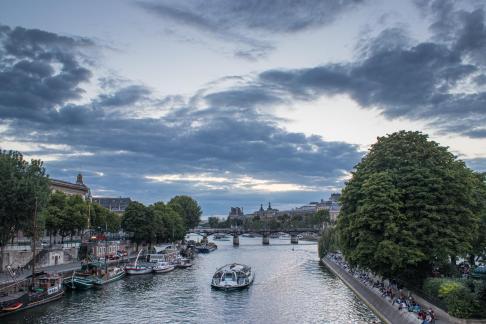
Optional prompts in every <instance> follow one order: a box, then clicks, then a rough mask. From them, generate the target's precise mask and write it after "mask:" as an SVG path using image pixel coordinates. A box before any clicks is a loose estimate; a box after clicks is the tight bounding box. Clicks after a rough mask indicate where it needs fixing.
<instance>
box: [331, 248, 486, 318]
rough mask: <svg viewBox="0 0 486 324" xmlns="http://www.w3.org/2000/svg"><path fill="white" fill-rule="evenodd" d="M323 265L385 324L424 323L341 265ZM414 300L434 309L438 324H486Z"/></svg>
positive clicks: (422, 300) (420, 299) (424, 301)
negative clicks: (452, 314)
mask: <svg viewBox="0 0 486 324" xmlns="http://www.w3.org/2000/svg"><path fill="white" fill-rule="evenodd" d="M321 261H322V263H323V264H324V265H325V266H326V267H327V268H328V269H329V270H330V271H331V272H332V273H334V274H335V275H336V276H338V277H339V278H340V279H341V280H342V281H343V282H344V283H345V284H346V285H347V286H348V287H349V288H350V289H351V290H352V291H353V292H354V293H355V294H356V295H357V296H358V297H359V298H360V299H361V300H362V301H363V302H364V303H365V304H366V305H367V306H368V307H369V308H370V309H371V310H372V311H373V312H374V313H375V314H376V315H377V316H378V317H379V318H380V319H381V320H382V321H384V322H385V323H393V324H394V323H399V324H401V323H417V324H419V323H421V322H422V321H421V320H419V319H418V318H415V317H414V314H413V313H409V312H408V311H406V310H405V311H403V310H402V311H400V310H398V308H397V307H394V306H393V305H392V303H391V302H390V301H389V300H387V299H385V298H383V297H382V296H380V295H379V294H378V293H377V292H376V291H374V290H373V289H372V288H370V287H368V286H367V285H365V284H364V283H362V282H361V281H360V280H358V279H357V278H355V277H354V276H353V275H351V274H350V273H349V272H348V271H346V270H345V269H343V268H342V267H341V266H340V265H339V264H337V263H335V262H334V261H333V260H331V259H329V258H322V259H321ZM410 294H411V295H413V298H414V300H415V301H416V302H417V303H418V304H420V305H422V306H423V307H424V308H426V309H433V310H434V312H435V314H436V317H437V319H436V320H435V323H436V324H443V323H454V324H486V320H475V319H460V318H456V317H454V316H451V315H449V314H448V313H447V312H445V311H444V310H442V309H440V308H438V307H437V306H435V305H433V304H431V303H429V302H428V301H426V300H425V299H423V298H421V297H420V296H419V295H417V294H415V293H413V292H410Z"/></svg>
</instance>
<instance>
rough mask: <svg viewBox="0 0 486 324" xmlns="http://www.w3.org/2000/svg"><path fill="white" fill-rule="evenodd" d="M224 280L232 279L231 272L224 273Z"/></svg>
mask: <svg viewBox="0 0 486 324" xmlns="http://www.w3.org/2000/svg"><path fill="white" fill-rule="evenodd" d="M225 280H233V273H231V272H227V273H226V274H225Z"/></svg>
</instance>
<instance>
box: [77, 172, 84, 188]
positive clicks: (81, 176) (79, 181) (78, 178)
mask: <svg viewBox="0 0 486 324" xmlns="http://www.w3.org/2000/svg"><path fill="white" fill-rule="evenodd" d="M76 184H78V185H83V186H84V183H83V175H82V174H81V173H78V176H77V178H76Z"/></svg>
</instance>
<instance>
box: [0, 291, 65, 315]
mask: <svg viewBox="0 0 486 324" xmlns="http://www.w3.org/2000/svg"><path fill="white" fill-rule="evenodd" d="M62 296H64V290H63V289H60V290H59V291H58V292H56V293H53V294H51V295H49V296H47V297H46V298H42V299H39V300H32V301H30V302H28V303H22V306H20V307H17V308H15V309H13V310H10V311H8V310H5V308H3V309H2V310H1V311H0V317H4V316H8V315H11V314H16V313H18V312H21V311H23V310H26V309H29V308H34V307H37V306H41V305H44V304H47V303H50V302H53V301H56V300H58V299H60V298H61V297H62Z"/></svg>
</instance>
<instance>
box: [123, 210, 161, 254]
mask: <svg viewBox="0 0 486 324" xmlns="http://www.w3.org/2000/svg"><path fill="white" fill-rule="evenodd" d="M154 224H155V216H154V212H153V210H152V209H150V208H148V207H145V206H144V205H143V204H141V203H139V202H136V201H132V202H131V203H130V204H129V205H128V206H127V208H126V209H125V213H124V214H123V218H122V222H121V227H122V228H123V230H124V231H125V232H127V233H129V234H130V235H131V239H132V240H133V241H134V242H135V243H136V244H137V250H138V245H139V244H140V243H142V242H149V243H152V242H155V240H156V236H157V232H158V231H160V228H158V226H154Z"/></svg>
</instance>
